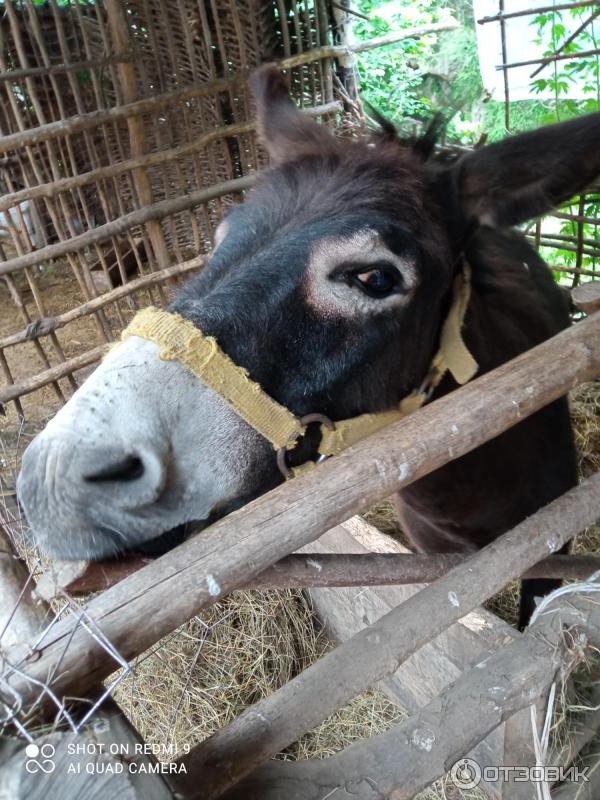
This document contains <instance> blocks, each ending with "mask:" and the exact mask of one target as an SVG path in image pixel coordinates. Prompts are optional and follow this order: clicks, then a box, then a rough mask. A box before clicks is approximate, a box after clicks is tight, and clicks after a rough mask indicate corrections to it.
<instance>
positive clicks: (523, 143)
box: [454, 112, 600, 226]
mask: <svg viewBox="0 0 600 800" xmlns="http://www.w3.org/2000/svg"><path fill="white" fill-rule="evenodd" d="M454 169H456V170H457V171H458V175H457V176H456V177H457V179H458V181H457V182H458V188H459V192H460V195H461V198H462V206H463V213H465V214H466V215H467V217H468V218H473V217H475V218H476V219H478V220H479V222H483V223H486V224H489V225H496V226H505V225H517V224H519V223H522V222H525V221H526V220H528V219H531V218H532V217H537V216H539V215H540V214H544V213H546V212H548V211H550V210H551V209H552V208H555V207H556V206H558V205H560V204H561V203H563V202H564V201H566V200H568V199H569V198H570V197H572V196H573V195H574V194H577V193H578V192H580V191H582V190H583V189H585V187H586V186H588V185H589V184H590V183H591V182H592V181H593V180H594V178H596V177H598V176H599V175H600V112H599V113H595V114H589V115H588V116H585V117H580V118H579V119H574V120H570V121H568V122H562V123H559V124H558V125H549V126H548V127H546V128H541V129H540V130H537V131H531V132H529V133H523V134H520V135H518V136H511V137H509V138H508V139H505V140H504V141H502V142H498V143H497V144H492V145H488V146H487V147H484V148H482V149H481V150H478V151H476V152H474V153H472V154H469V155H468V156H466V157H464V158H462V159H461V160H460V161H459V163H458V164H457V165H456V167H455V168H454Z"/></svg>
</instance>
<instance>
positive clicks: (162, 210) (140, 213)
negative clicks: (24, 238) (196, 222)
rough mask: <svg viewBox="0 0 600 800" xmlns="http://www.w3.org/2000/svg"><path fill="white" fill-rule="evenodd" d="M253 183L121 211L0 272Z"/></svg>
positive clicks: (243, 180)
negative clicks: (97, 224)
mask: <svg viewBox="0 0 600 800" xmlns="http://www.w3.org/2000/svg"><path fill="white" fill-rule="evenodd" d="M253 183H254V176H252V175H248V176H246V177H244V178H234V179H233V180H231V181H224V182H223V183H217V184H215V185H214V186H209V187H208V188H207V189H198V191H196V192H191V193H190V194H187V195H185V196H183V197H174V198H173V199H170V200H160V201H159V202H158V203H153V204H152V205H149V206H146V207H145V208H138V209H137V210H136V211H130V212H129V214H123V216H121V217H119V218H118V219H114V220H112V221H111V222H106V223H105V224H104V225H99V226H98V227H97V228H92V229H91V230H89V231H86V232H85V233H81V234H79V236H73V237H72V238H70V239H68V240H66V241H64V242H57V243H56V244H50V245H47V246H46V247H43V248H41V249H40V250H35V251H33V252H32V253H25V254H24V255H22V256H17V257H16V258H13V259H11V260H10V261H4V262H2V263H0V275H7V274H8V273H9V272H15V270H19V269H23V268H24V267H34V266H36V265H37V264H41V263H43V262H44V261H48V260H49V259H52V258H60V257H62V256H64V255H66V254H67V253H73V252H77V251H78V250H83V249H84V248H85V247H88V246H89V245H91V244H97V243H98V242H102V241H104V240H105V239H110V237H111V236H120V235H121V234H125V233H127V232H128V231H129V230H130V229H131V228H133V227H135V226H136V225H143V224H144V223H146V222H148V220H152V219H157V220H158V219H162V218H163V217H166V216H167V215H168V214H178V213H179V212H180V211H186V210H187V209H188V208H193V207H194V206H197V205H201V204H202V203H207V202H208V201H209V200H214V199H215V198H216V197H222V196H223V195H224V194H235V193H236V192H242V191H244V190H246V189H249V188H250V187H251V186H252V185H253Z"/></svg>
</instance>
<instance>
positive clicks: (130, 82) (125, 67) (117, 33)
mask: <svg viewBox="0 0 600 800" xmlns="http://www.w3.org/2000/svg"><path fill="white" fill-rule="evenodd" d="M106 13H107V16H108V24H109V27H110V32H111V35H112V44H113V52H114V55H115V56H117V57H118V58H119V61H118V62H117V75H118V76H119V81H120V84H121V92H122V95H123V100H124V101H125V104H128V103H133V102H135V101H136V100H137V99H138V85H137V76H136V72H135V67H134V65H133V64H132V62H131V60H130V59H131V54H130V53H129V28H128V26H127V22H126V20H125V7H124V6H123V3H122V2H121V1H120V0H106ZM127 128H128V131H129V148H130V152H131V155H132V157H133V158H138V157H139V156H143V155H144V154H145V152H146V132H145V130H144V120H143V118H142V117H140V116H134V117H128V118H127ZM132 175H133V183H134V185H135V190H136V193H137V200H138V205H139V207H140V208H145V207H146V206H150V205H152V203H153V202H154V196H153V192H152V185H151V183H150V179H149V178H148V173H147V172H146V170H145V169H144V168H143V167H138V168H136V169H134V170H132ZM146 229H147V231H148V236H149V238H150V242H151V243H152V249H153V250H154V255H155V257H156V261H157V262H158V266H159V267H160V269H166V268H167V267H168V266H169V264H170V263H171V259H170V258H169V251H168V249H167V243H166V241H165V236H164V233H163V229H162V227H161V224H160V222H159V221H158V220H155V219H149V220H148V221H147V222H146Z"/></svg>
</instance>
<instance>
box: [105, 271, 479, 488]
mask: <svg viewBox="0 0 600 800" xmlns="http://www.w3.org/2000/svg"><path fill="white" fill-rule="evenodd" d="M452 293H453V297H452V305H451V307H450V311H449V312H448V316H447V317H446V319H445V320H444V324H443V326H442V330H441V335H440V344H439V350H438V352H437V353H436V355H435V357H434V358H433V361H432V362H431V366H430V368H429V371H428V373H427V375H426V377H425V379H424V381H423V383H422V384H421V386H420V387H419V388H418V389H415V390H413V391H412V392H411V393H410V394H409V395H407V396H406V397H405V398H404V399H403V400H401V402H400V403H399V405H398V407H397V408H394V409H391V410H389V411H380V412H377V413H374V414H361V415H360V416H357V417H351V418H350V419H344V420H340V421H336V422H335V423H332V422H331V421H330V420H328V419H327V418H326V417H323V416H322V415H319V414H312V415H309V416H308V417H303V418H298V417H297V416H296V415H295V414H293V413H292V412H291V411H290V410H289V409H288V408H286V407H285V406H282V405H281V404H280V403H278V402H277V401H276V400H273V398H272V397H269V395H268V394H266V392H264V391H263V390H262V388H261V387H260V386H259V384H258V383H256V382H255V381H253V380H251V379H250V378H249V377H248V372H247V370H245V369H243V368H242V367H239V366H238V365H237V364H235V363H234V362H233V361H232V360H231V359H230V358H229V356H228V355H226V354H225V353H224V352H223V351H222V350H221V348H220V347H219V345H218V343H217V341H216V339H214V338H213V337H212V336H205V335H204V334H203V333H202V331H201V330H199V329H198V328H197V327H196V326H195V325H194V324H193V323H192V322H189V321H188V320H186V319H183V317H180V316H179V314H171V313H170V312H168V311H161V310H159V309H157V308H152V307H150V308H146V309H144V310H143V311H140V312H138V313H137V314H136V315H135V317H134V318H133V320H132V321H131V322H130V324H129V325H128V326H127V328H126V329H125V330H124V331H123V333H122V334H121V339H122V340H125V339H127V338H129V337H130V336H141V337H142V338H143V339H147V340H149V341H151V342H155V343H156V344H157V345H158V346H159V348H160V349H159V357H160V358H161V359H163V360H165V361H179V363H181V364H183V365H184V366H185V367H187V369H189V370H190V371H191V372H193V373H194V375H197V376H198V377H199V378H200V379H201V380H202V381H203V382H204V383H205V384H206V385H207V386H209V387H210V388H211V389H212V390H213V391H214V392H216V393H217V394H218V395H219V396H220V397H222V398H223V399H224V400H225V401H226V402H227V403H229V405H230V406H231V407H232V408H233V410H234V411H235V412H236V414H238V416H240V417H241V418H242V419H243V420H245V421H246V422H247V423H248V424H249V425H250V426H251V427H252V428H254V430H256V431H258V433H260V434H261V435H262V436H264V437H265V439H268V440H269V441H270V442H271V444H272V445H273V447H274V448H275V450H277V451H278V455H279V458H278V463H279V464H280V467H281V468H282V471H283V472H284V474H285V475H286V476H287V477H291V476H292V474H294V473H295V471H296V470H290V469H289V468H287V467H286V466H285V452H286V451H288V450H291V449H293V448H294V446H295V445H296V443H297V441H298V439H300V438H301V437H302V436H303V435H304V433H305V432H306V428H307V426H308V425H309V424H310V423H311V422H314V421H318V422H320V423H321V441H320V444H319V449H318V452H319V455H320V456H321V457H323V458H326V457H328V456H334V455H337V454H338V453H340V452H341V451H342V450H344V449H345V448H347V447H350V445H353V444H355V443H356V442H358V441H360V440H361V439H364V438H365V437H367V436H369V435H370V434H371V433H375V432H376V431H378V430H380V429H381V428H384V427H386V426H387V425H390V424H391V423H392V422H395V421H396V420H398V419H401V418H402V417H404V416H406V415H407V414H410V413H412V412H413V411H416V410H417V409H419V408H420V407H421V406H422V405H423V404H424V403H425V402H426V401H427V399H428V397H429V396H430V394H431V392H432V391H433V389H434V388H435V387H436V386H437V385H438V384H439V382H440V381H441V380H442V378H443V376H444V375H445V373H446V372H447V371H449V372H450V373H451V374H452V377H453V378H454V380H455V381H456V382H457V383H459V384H463V383H466V382H467V381H469V380H470V379H471V378H472V377H473V375H474V374H475V373H476V372H477V362H476V361H475V359H474V358H473V356H472V355H471V353H470V352H469V350H468V349H467V346H466V345H465V343H464V341H463V338H462V334H461V329H462V326H463V322H464V318H465V314H466V311H467V306H468V304H469V298H470V294H471V273H470V268H469V266H468V264H467V263H466V262H465V263H464V265H463V269H462V272H460V273H459V274H458V275H457V276H456V278H455V279H454V283H453V287H452ZM311 464H312V462H308V465H311ZM304 466H307V465H304Z"/></svg>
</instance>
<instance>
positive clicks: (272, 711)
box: [176, 415, 600, 800]
mask: <svg viewBox="0 0 600 800" xmlns="http://www.w3.org/2000/svg"><path fill="white" fill-rule="evenodd" d="M415 416H416V415H415ZM426 440H427V438H426ZM599 516H600V472H598V473H596V474H595V475H593V476H592V477H591V478H588V479H587V480H586V481H585V482H584V483H582V484H581V485H580V486H577V487H575V488H574V489H572V490H571V491H569V492H567V493H566V494H564V495H563V496H562V497H560V498H558V499H557V500H554V501H553V502H552V503H549V504H548V505H547V506H545V507H544V508H542V509H540V511H538V512H536V513H535V514H533V515H532V516H531V517H528V518H527V519H526V520H524V521H523V522H521V523H520V524H519V525H517V526H516V527H515V528H513V530H512V531H509V532H508V533H505V534H504V535H503V536H501V537H500V538H499V539H497V540H496V541H494V542H492V543H491V544H489V545H488V546H487V547H484V548H483V549H482V550H480V551H478V552H477V553H475V554H473V555H472V556H471V557H470V558H469V559H468V561H466V562H465V563H464V564H462V565H460V566H458V567H455V568H454V569H453V570H451V571H450V572H448V573H447V574H446V575H444V576H443V577H442V578H439V579H438V580H437V581H436V582H435V583H432V584H430V585H429V586H426V587H425V588H424V589H422V590H421V591H420V592H419V593H418V594H416V595H414V596H413V597H411V598H409V599H408V600H406V601H405V602H404V603H402V605H400V606H398V607H397V608H394V609H392V611H390V612H389V613H388V614H386V615H385V616H384V617H382V618H381V619H380V620H378V621H377V622H375V623H373V624H372V625H369V626H368V627H367V628H364V629H363V630H362V631H360V632H359V633H357V634H355V635H354V636H353V637H352V638H350V639H348V640H347V641H346V642H344V643H343V644H341V645H339V646H338V647H337V648H336V649H335V650H333V651H331V652H329V653H327V654H326V655H325V656H323V657H322V658H321V659H320V660H319V661H317V662H316V663H314V664H312V665H311V666H310V667H308V668H307V669H305V670H304V671H303V672H302V673H300V675H298V676H296V677H295V678H294V679H293V680H291V681H290V682H289V683H287V684H286V685H285V686H283V687H282V688H281V689H278V690H277V691H275V692H273V694H271V695H269V696H268V697H267V698H265V699H264V700H261V701H260V702H258V703H256V704H255V705H253V706H251V707H250V708H248V709H246V711H244V712H243V713H242V714H241V715H240V716H239V717H237V719H235V720H234V721H233V722H232V723H231V724H230V725H229V726H228V727H227V728H224V729H222V730H220V731H217V733H215V734H213V735H212V736H210V737H209V738H208V739H205V740H204V741H203V742H201V743H200V744H199V745H196V747H194V748H192V750H191V751H190V753H189V754H188V755H187V756H184V757H183V758H182V759H181V763H183V764H185V766H186V775H185V776H183V775H182V776H181V782H179V781H178V782H177V784H176V786H177V788H178V789H179V790H180V791H183V792H184V793H187V796H188V798H189V800H196V798H198V800H199V799H200V798H202V800H213V798H215V800H216V798H218V797H220V796H221V795H222V794H223V793H224V792H225V791H226V790H228V789H229V788H231V787H232V786H234V785H235V784H236V783H238V782H239V781H240V780H241V779H242V778H244V777H245V776H247V775H249V774H250V773H252V772H253V771H254V770H255V769H256V768H257V767H258V766H259V765H260V764H261V763H262V762H264V761H266V760H267V759H269V758H272V757H273V756H274V755H276V754H277V753H279V752H280V751H281V750H283V749H285V748H286V747H289V745H290V744H292V743H293V742H295V741H297V739H299V738H300V736H302V735H303V734H304V733H306V732H307V731H309V730H312V728H314V727H315V726H316V725H318V724H319V723H321V722H322V721H323V720H324V719H326V718H327V717H328V716H329V715H330V714H332V713H333V712H334V711H335V710H337V709H338V708H341V707H342V706H343V705H345V704H346V703H347V702H348V701H349V700H351V699H352V698H353V697H354V696H356V695H357V694H359V693H360V692H362V691H364V690H365V689H367V688H368V687H369V686H372V685H373V684H374V683H375V682H377V681H379V680H381V679H382V678H384V677H386V676H387V675H389V674H390V673H392V672H394V671H395V670H396V669H397V668H398V666H399V665H400V664H402V663H403V662H404V661H405V660H406V659H407V658H408V657H409V656H411V655H412V654H413V653H415V652H416V651H417V650H418V649H419V648H420V647H422V646H423V645H424V644H426V643H427V642H429V641H431V639H433V637H434V636H438V635H439V634H440V633H442V632H443V631H445V630H446V629H447V628H448V626H449V625H451V624H452V623H454V622H457V621H458V620H459V619H460V618H461V617H464V616H465V614H468V613H469V612H470V611H473V610H474V609H475V608H476V607H477V606H478V605H480V604H481V603H482V602H484V601H485V600H487V599H488V598H489V597H491V596H492V595H493V594H495V593H496V592H498V591H500V589H502V588H503V587H504V586H505V585H506V583H508V582H509V581H511V580H514V579H516V578H518V577H519V576H520V574H521V573H522V572H523V570H524V569H527V568H528V567H529V566H531V565H532V564H535V563H536V562H537V561H539V560H540V558H543V557H544V556H545V555H546V554H547V553H548V552H554V551H557V550H559V549H560V548H561V547H562V546H563V545H564V544H566V542H568V541H569V540H570V539H572V538H573V536H575V535H576V534H577V533H578V532H579V531H581V530H582V529H583V528H585V527H586V526H587V525H590V524H593V523H594V522H595V521H596V519H597V518H598V517H599ZM599 616H600V612H599ZM519 652H521V651H519ZM544 660H546V661H547V657H546V659H543V660H542V661H541V662H540V664H542V665H543V661H544ZM509 663H511V664H512V666H511V667H510V669H511V671H512V670H514V674H515V675H517V676H519V677H518V681H516V685H517V686H518V687H519V691H520V692H523V687H527V690H528V692H529V694H528V695H527V698H528V703H531V700H532V696H531V692H530V691H529V690H530V687H531V684H530V683H528V682H527V680H523V681H522V673H523V674H525V676H526V670H525V666H524V665H521V664H519V663H518V662H517V661H516V660H513V661H512V662H509ZM555 667H556V665H554V666H553V670H554V669H555ZM504 669H505V670H506V669H507V666H506V664H505V665H504ZM486 670H487V666H486ZM550 674H553V671H551V673H550ZM500 685H502V684H500ZM534 685H536V686H537V684H534ZM542 685H544V684H542ZM322 687H327V691H322ZM536 695H537V690H536ZM472 697H473V699H474V702H476V703H477V702H483V701H482V698H481V697H480V696H479V694H478V693H477V691H475V692H473V695H472ZM492 699H494V698H492V697H490V701H491V700H492ZM495 704H496V724H495V725H494V726H492V727H496V726H497V725H498V724H500V722H501V721H502V719H503V716H502V714H503V713H506V712H510V714H512V713H515V711H518V710H519V708H522V706H520V705H511V703H510V702H508V701H504V702H502V699H501V698H500V697H498V698H495ZM489 711H490V712H492V707H489ZM482 713H483V709H482ZM478 721H479V720H478V719H476V720H475V725H476V727H477V730H478V731H480V733H481V734H482V735H485V734H486V733H487V732H488V731H489V730H491V729H492V728H488V727H487V726H486V727H485V729H484V730H481V726H480V725H479V726H478V725H477V723H478ZM428 730H429V731H432V729H431V728H428ZM418 731H419V727H417V728H416V729H415V731H414V737H416V736H417V734H418ZM435 731H437V733H435V734H434V735H433V740H432V742H431V744H432V746H433V742H434V741H435V738H436V736H438V735H439V728H438V727H437V726H436V727H435ZM432 732H433V731H432ZM447 732H448V734H449V735H450V736H454V735H455V734H456V729H455V728H454V727H451V728H448V729H447ZM414 737H413V738H412V740H411V741H412V743H413V745H415V751H414V752H413V756H414V758H415V760H417V759H418V751H419V750H424V751H425V750H427V754H428V753H429V749H427V747H425V745H423V747H420V746H419V742H416V741H415V738H414ZM479 738H481V737H479ZM479 738H477V739H475V741H474V742H473V745H474V744H475V743H476V742H477V741H479ZM428 739H429V735H428V736H425V732H424V731H423V736H422V737H420V741H423V742H425V741H426V740H428ZM473 745H471V746H473ZM468 749H470V747H469V748H468ZM451 752H454V751H451ZM463 752H464V751H463ZM461 754H462V753H460V752H459V753H458V755H461ZM421 765H422V762H421ZM409 766H410V765H409ZM367 774H369V773H367ZM200 775H201V776H202V783H201V785H202V789H201V792H199V790H198V787H199V784H198V776H200ZM422 777H423V776H422V775H420V777H419V780H420V779H421V778H422ZM434 777H436V776H434ZM414 785H415V784H414V783H413V784H408V782H407V784H406V786H412V787H413V788H414ZM422 785H423V784H421V786H422ZM424 785H427V783H425V784H424ZM421 786H419V788H421ZM413 794H414V792H412V793H411V794H403V793H402V792H401V791H400V789H398V788H396V789H395V793H394V797H397V798H398V800H400V798H410V797H412V796H413ZM383 796H386V795H385V794H383Z"/></svg>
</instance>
